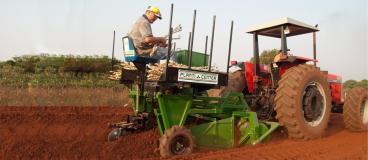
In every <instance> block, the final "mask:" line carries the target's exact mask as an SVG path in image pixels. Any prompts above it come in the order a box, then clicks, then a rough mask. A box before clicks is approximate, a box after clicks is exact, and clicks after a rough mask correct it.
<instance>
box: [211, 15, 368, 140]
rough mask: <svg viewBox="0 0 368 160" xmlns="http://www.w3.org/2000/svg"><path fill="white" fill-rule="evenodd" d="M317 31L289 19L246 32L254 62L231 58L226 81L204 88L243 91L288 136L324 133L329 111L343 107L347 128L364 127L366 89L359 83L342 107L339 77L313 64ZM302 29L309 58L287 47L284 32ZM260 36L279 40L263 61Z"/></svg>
mask: <svg viewBox="0 0 368 160" xmlns="http://www.w3.org/2000/svg"><path fill="white" fill-rule="evenodd" d="M317 31H319V30H318V29H317V27H315V26H311V25H308V24H305V23H302V22H299V21H297V20H294V19H291V18H282V19H279V20H276V21H273V22H271V23H267V24H264V25H259V26H255V27H253V28H252V29H250V30H249V31H248V33H250V34H253V48H254V52H253V53H254V54H253V57H254V63H251V62H237V63H233V64H236V65H237V66H238V67H239V69H238V70H237V71H235V72H233V73H232V74H230V75H229V84H228V86H227V87H224V88H221V89H220V90H212V91H209V95H211V94H212V95H215V96H216V95H222V94H223V93H225V92H229V91H235V92H242V93H243V94H244V96H245V99H246V101H247V103H248V104H249V106H250V107H251V109H252V110H253V111H255V112H257V115H258V118H259V119H260V120H275V121H278V122H279V123H280V124H281V125H282V126H284V127H285V128H286V130H287V132H288V135H289V137H291V138H299V139H314V138H317V137H321V136H323V134H324V130H325V129H326V128H327V125H328V121H329V117H330V113H331V111H333V112H342V111H343V110H342V108H345V109H344V121H345V123H346V125H347V128H349V129H352V130H366V129H367V125H368V92H367V90H364V89H361V88H359V89H353V90H351V93H348V94H347V97H346V98H345V99H346V101H345V106H344V107H342V106H343V101H342V97H341V96H342V83H341V77H340V76H337V75H334V74H328V72H327V71H321V70H320V68H319V67H316V62H317V60H316V54H315V53H316V46H315V44H316V42H315V32H317ZM306 33H313V51H314V54H313V55H314V58H313V59H310V58H304V57H299V56H294V55H292V54H290V53H289V52H288V51H289V49H288V47H287V41H286V39H287V37H291V36H296V35H301V34H306ZM259 35H262V36H268V37H274V38H280V39H281V50H280V53H279V54H278V55H276V56H275V58H274V61H273V62H272V63H271V64H269V65H266V66H264V65H262V64H260V62H259V61H260V60H259V48H258V36H259ZM308 63H314V65H313V64H308Z"/></svg>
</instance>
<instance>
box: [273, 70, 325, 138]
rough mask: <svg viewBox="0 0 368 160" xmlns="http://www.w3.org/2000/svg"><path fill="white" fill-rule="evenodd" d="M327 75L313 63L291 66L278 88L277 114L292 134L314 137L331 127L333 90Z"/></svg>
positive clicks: (293, 135) (297, 136)
mask: <svg viewBox="0 0 368 160" xmlns="http://www.w3.org/2000/svg"><path fill="white" fill-rule="evenodd" d="M330 92H331V91H330V88H329V84H328V82H327V75H326V73H324V72H321V71H320V70H319V69H318V68H317V67H314V66H312V65H306V64H301V65H298V66H295V67H292V68H289V69H288V70H287V71H286V72H285V73H284V74H283V75H282V78H281V80H280V81H279V83H278V88H277V90H276V97H275V102H276V107H275V110H276V113H277V115H276V118H277V119H278V121H279V123H280V124H281V125H282V126H284V127H285V128H286V129H287V131H288V135H289V137H291V138H298V139H305V140H306V139H314V138H318V137H321V136H322V135H323V134H324V131H325V129H326V128H327V125H328V121H329V118H330V113H331V93H330Z"/></svg>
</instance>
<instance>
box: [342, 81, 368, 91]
mask: <svg viewBox="0 0 368 160" xmlns="http://www.w3.org/2000/svg"><path fill="white" fill-rule="evenodd" d="M343 86H344V90H346V89H351V88H354V87H363V88H368V80H366V79H363V80H361V81H356V80H352V79H350V80H347V81H345V82H344V84H343Z"/></svg>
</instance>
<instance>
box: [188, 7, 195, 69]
mask: <svg viewBox="0 0 368 160" xmlns="http://www.w3.org/2000/svg"><path fill="white" fill-rule="evenodd" d="M196 14H197V10H194V15H193V26H192V37H191V39H192V40H191V42H190V51H189V69H190V68H191V67H192V54H193V41H194V30H195V21H196Z"/></svg>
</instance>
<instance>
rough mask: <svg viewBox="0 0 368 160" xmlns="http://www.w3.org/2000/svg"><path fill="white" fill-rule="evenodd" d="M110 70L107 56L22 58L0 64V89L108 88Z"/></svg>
mask: <svg viewBox="0 0 368 160" xmlns="http://www.w3.org/2000/svg"><path fill="white" fill-rule="evenodd" d="M114 62H115V63H116V61H114ZM110 70H111V59H109V58H108V57H107V56H72V55H67V56H64V55H61V56H57V55H48V54H41V55H24V56H19V57H14V58H13V59H12V60H8V61H6V62H0V86H10V87H29V86H35V87H70V86H73V87H111V86H115V85H116V84H117V83H116V82H113V81H110V80H108V79H107V77H108V74H109V71H110Z"/></svg>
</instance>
